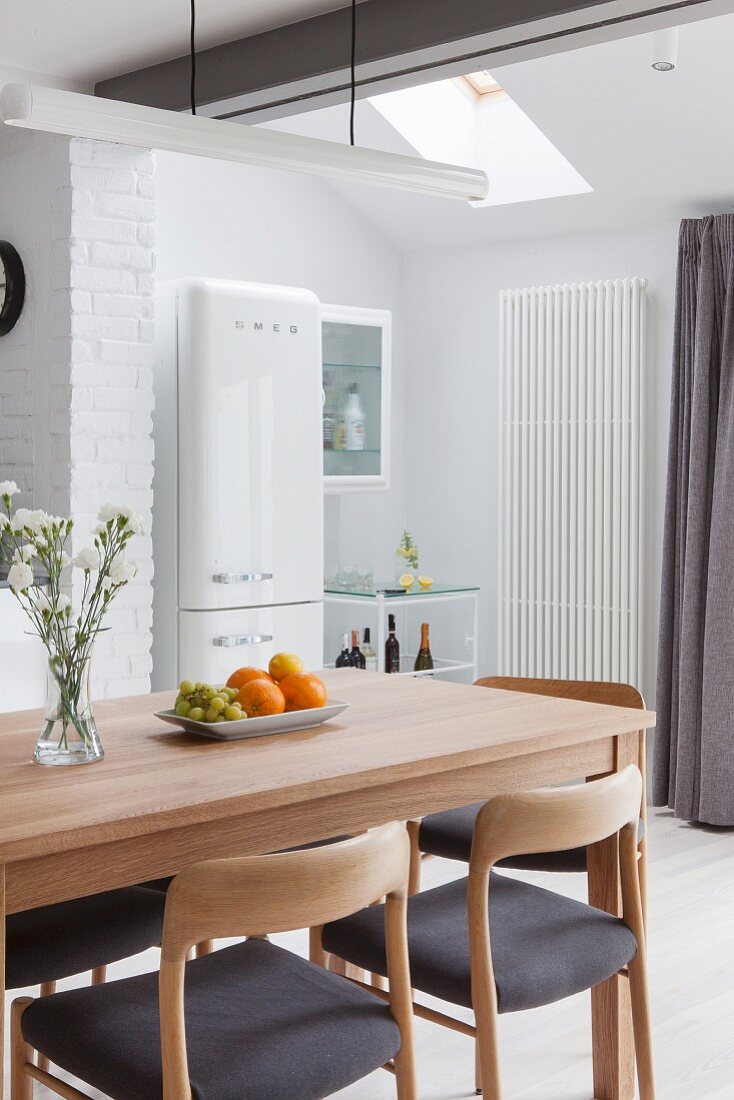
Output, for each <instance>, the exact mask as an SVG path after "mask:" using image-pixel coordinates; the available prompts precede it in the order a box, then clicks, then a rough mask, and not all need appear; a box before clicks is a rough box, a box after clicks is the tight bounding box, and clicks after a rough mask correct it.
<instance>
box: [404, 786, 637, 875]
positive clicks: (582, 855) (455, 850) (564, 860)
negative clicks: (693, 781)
mask: <svg viewBox="0 0 734 1100" xmlns="http://www.w3.org/2000/svg"><path fill="white" fill-rule="evenodd" d="M483 805H484V803H483V802H475V803H473V805H471V806H459V807H458V808H457V809H455V810H444V811H443V813H439V814H429V815H428V817H424V818H423V821H422V822H421V827H420V833H419V836H418V847H419V848H420V850H421V851H422V852H426V853H427V854H428V855H432V856H443V857H444V859H458V860H461V862H462V863H468V862H469V856H470V855H471V842H472V836H473V834H474V824H475V822H476V819H477V814H478V813H479V811H480V810H481V808H482V806H483ZM644 835H645V823H644V821H642V820H640V823H639V826H638V829H637V839H638V843H639V842H640V841H641V840H642V838H643V837H644ZM497 866H498V867H512V868H514V869H516V870H519V871H556V872H558V871H562V872H565V871H568V872H571V871H578V872H584V873H585V872H586V849H585V848H570V849H569V850H568V851H565V852H537V853H533V854H532V855H523V856H510V858H509V859H504V860H502V861H501V862H500V863H498V864H497Z"/></svg>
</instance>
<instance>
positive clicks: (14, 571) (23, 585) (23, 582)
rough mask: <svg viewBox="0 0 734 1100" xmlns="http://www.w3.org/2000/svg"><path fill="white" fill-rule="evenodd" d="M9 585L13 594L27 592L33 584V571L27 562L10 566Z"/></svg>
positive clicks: (18, 562) (17, 562)
mask: <svg viewBox="0 0 734 1100" xmlns="http://www.w3.org/2000/svg"><path fill="white" fill-rule="evenodd" d="M8 584H9V586H10V587H11V588H12V590H13V592H25V591H26V589H28V588H30V586H31V585H32V584H33V570H32V569H31V567H30V565H28V564H27V563H26V562H22V561H16V562H14V563H13V565H11V566H10V570H9V572H8Z"/></svg>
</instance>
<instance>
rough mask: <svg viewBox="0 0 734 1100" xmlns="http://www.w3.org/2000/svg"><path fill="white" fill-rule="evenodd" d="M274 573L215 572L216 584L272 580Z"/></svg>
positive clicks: (214, 579)
mask: <svg viewBox="0 0 734 1100" xmlns="http://www.w3.org/2000/svg"><path fill="white" fill-rule="evenodd" d="M272 579H273V574H272V573H215V574H214V576H213V577H212V580H213V581H214V583H215V584H246V583H247V582H248V581H271V580H272Z"/></svg>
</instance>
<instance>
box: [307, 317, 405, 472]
mask: <svg viewBox="0 0 734 1100" xmlns="http://www.w3.org/2000/svg"><path fill="white" fill-rule="evenodd" d="M390 320H391V317H390V313H389V312H388V311H387V310H381V309H361V308H356V307H349V306H324V307H323V311H322V353H323V391H324V392H323V447H324V483H325V486H326V490H327V491H332V492H336V491H339V492H343V491H345V490H349V489H379V488H386V487H387V484H388V468H389V446H390V422H389V401H390V343H391V340H390Z"/></svg>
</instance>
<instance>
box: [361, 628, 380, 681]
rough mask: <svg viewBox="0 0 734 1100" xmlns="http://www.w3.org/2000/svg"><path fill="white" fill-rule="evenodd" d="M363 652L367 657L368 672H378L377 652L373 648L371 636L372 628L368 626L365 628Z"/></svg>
mask: <svg viewBox="0 0 734 1100" xmlns="http://www.w3.org/2000/svg"><path fill="white" fill-rule="evenodd" d="M362 653H363V655H364V659H365V665H366V668H367V671H368V672H377V654H376V653H375V651H374V649H373V648H372V640H371V637H370V628H369V627H368V626H366V627H365V628H364V641H363V642H362Z"/></svg>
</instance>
